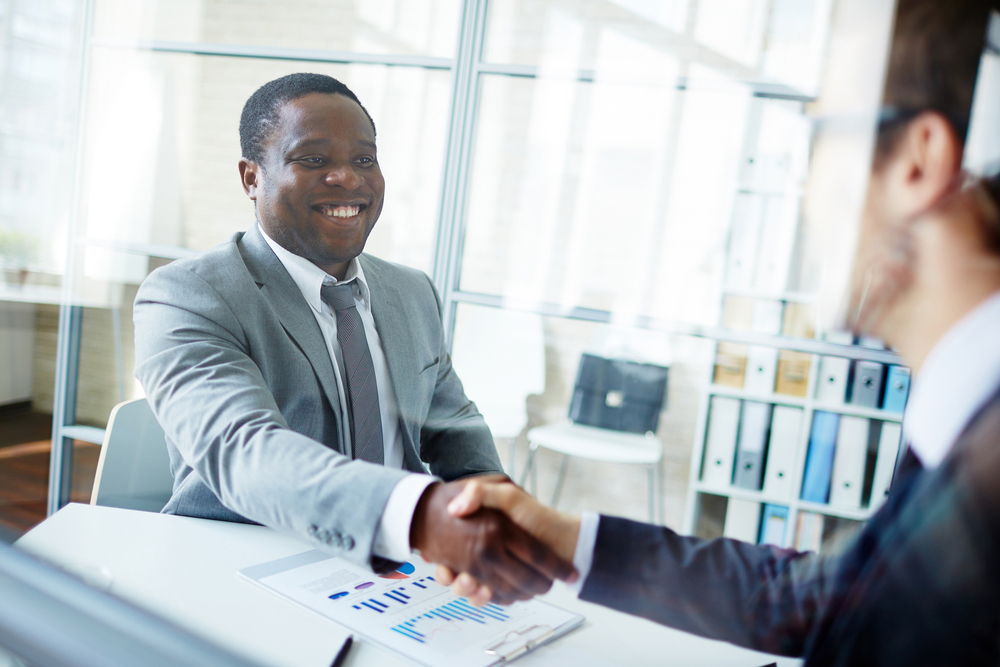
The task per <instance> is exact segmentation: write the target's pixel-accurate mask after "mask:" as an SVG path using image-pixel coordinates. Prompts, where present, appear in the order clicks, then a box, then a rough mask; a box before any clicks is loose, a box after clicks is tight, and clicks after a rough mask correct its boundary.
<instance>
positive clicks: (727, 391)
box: [708, 384, 903, 423]
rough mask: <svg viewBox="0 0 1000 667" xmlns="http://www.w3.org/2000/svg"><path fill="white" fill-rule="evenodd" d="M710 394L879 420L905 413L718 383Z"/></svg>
mask: <svg viewBox="0 0 1000 667" xmlns="http://www.w3.org/2000/svg"><path fill="white" fill-rule="evenodd" d="M708 394H709V395H710V396H727V397H729V398H738V399H741V400H744V401H760V402H762V403H774V404H776V405H790V406H792V407H797V408H803V409H805V408H808V409H811V410H813V411H816V410H822V411H823V412H836V413H838V414H842V415H853V416H855V417H866V418H868V419H877V420H879V421H887V422H897V423H898V422H901V421H903V415H902V414H901V413H899V412H889V411H887V410H879V409H878V408H866V407H863V406H860V405H851V404H850V403H818V402H817V401H816V400H815V399H810V398H802V397H801V396H790V395H788V394H777V393H771V394H756V393H753V392H749V391H745V390H743V389H736V388H734V387H726V386H723V385H718V384H713V385H710V386H709V388H708Z"/></svg>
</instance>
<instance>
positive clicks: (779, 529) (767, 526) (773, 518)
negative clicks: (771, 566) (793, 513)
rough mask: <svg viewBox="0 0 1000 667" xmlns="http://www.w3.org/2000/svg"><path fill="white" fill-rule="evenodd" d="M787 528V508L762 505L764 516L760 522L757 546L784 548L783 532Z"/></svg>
mask: <svg viewBox="0 0 1000 667" xmlns="http://www.w3.org/2000/svg"><path fill="white" fill-rule="evenodd" d="M787 526H788V508H787V507H785V506H784V505H772V504H770V503H768V504H767V505H764V516H763V517H762V518H761V520H760V537H759V538H758V539H757V543H758V544H773V545H774V546H776V547H783V546H785V531H786V528H787Z"/></svg>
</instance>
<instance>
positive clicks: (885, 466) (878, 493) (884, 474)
mask: <svg viewBox="0 0 1000 667" xmlns="http://www.w3.org/2000/svg"><path fill="white" fill-rule="evenodd" d="M902 435H903V427H902V426H900V425H899V424H894V423H892V422H882V435H881V437H880V438H879V442H878V456H877V457H876V458H875V477H874V479H873V480H872V497H871V500H870V501H869V503H868V507H869V508H871V509H872V510H876V509H878V508H879V507H881V505H882V503H884V502H885V499H886V498H888V497H889V486H890V485H891V484H892V475H893V473H894V472H895V471H896V457H897V455H898V454H899V444H900V440H901V439H902Z"/></svg>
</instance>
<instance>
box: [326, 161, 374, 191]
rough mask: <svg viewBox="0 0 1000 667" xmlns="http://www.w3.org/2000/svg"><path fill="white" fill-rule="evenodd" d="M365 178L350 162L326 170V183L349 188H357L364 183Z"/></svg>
mask: <svg viewBox="0 0 1000 667" xmlns="http://www.w3.org/2000/svg"><path fill="white" fill-rule="evenodd" d="M364 182H365V181H364V178H363V177H362V176H361V174H359V173H358V172H357V170H355V169H354V167H352V166H351V165H349V164H344V165H339V166H336V167H333V168H332V169H330V170H329V171H328V172H326V184H327V185H330V186H336V185H339V186H340V187H342V188H346V189H347V190H356V189H357V188H359V187H361V184H362V183H364Z"/></svg>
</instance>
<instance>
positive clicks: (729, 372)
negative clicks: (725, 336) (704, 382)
mask: <svg viewBox="0 0 1000 667" xmlns="http://www.w3.org/2000/svg"><path fill="white" fill-rule="evenodd" d="M747 352H748V348H747V346H746V345H741V344H739V343H719V345H718V347H717V348H716V350H715V372H714V373H713V374H712V382H713V383H715V384H717V385H720V386H723V387H733V388H735V389H742V388H743V382H744V379H745V377H746V370H747Z"/></svg>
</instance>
